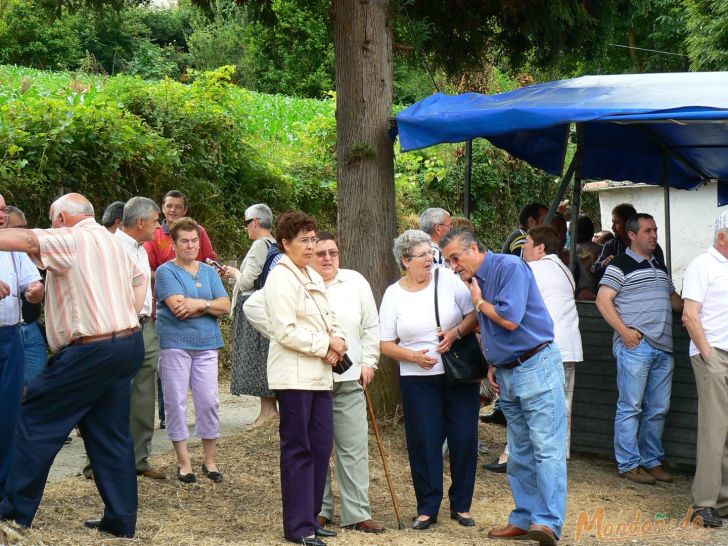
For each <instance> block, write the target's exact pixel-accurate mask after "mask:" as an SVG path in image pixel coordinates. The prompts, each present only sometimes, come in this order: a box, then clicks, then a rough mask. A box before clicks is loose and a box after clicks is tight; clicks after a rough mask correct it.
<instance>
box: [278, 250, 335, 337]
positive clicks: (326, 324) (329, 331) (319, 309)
mask: <svg viewBox="0 0 728 546" xmlns="http://www.w3.org/2000/svg"><path fill="white" fill-rule="evenodd" d="M276 265H282V266H283V267H285V268H286V269H288V271H290V272H291V273H293V276H294V277H296V280H297V281H298V282H299V283H301V286H302V287H303V289H304V290H305V291H306V294H308V297H310V298H311V299H312V300H313V304H314V305H315V306H316V309H318V312H319V315H321V320H323V321H324V326H325V327H326V332H327V333H328V334H331V331H332V330H331V327H330V326H329V323H328V322H326V317H325V316H324V314H323V312H321V308H320V307H319V304H318V302H317V301H316V298H314V297H313V294H311V292H309V290H308V288H306V285H305V284H304V283H303V281H302V280H301V279H300V278H299V277H298V275H297V274H296V272H295V271H294V270H293V269H291V268H290V267H288V264H284V263H280V262H279V264H276Z"/></svg>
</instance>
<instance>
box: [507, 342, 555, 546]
mask: <svg viewBox="0 0 728 546" xmlns="http://www.w3.org/2000/svg"><path fill="white" fill-rule="evenodd" d="M496 376H497V380H498V384H499V385H500V400H501V409H502V410H503V413H504V414H505V416H506V419H507V420H508V446H509V448H510V455H509V456H508V481H509V482H510V484H511V492H512V494H513V500H514V502H515V504H516V508H515V509H514V510H513V511H512V512H511V515H510V517H509V518H508V522H509V523H510V524H511V525H515V526H516V527H520V528H521V529H528V528H529V527H530V526H531V525H532V524H537V525H546V526H547V527H549V528H550V529H551V530H552V531H553V532H554V533H556V536H560V535H561V529H562V527H563V525H564V519H565V517H566V400H565V397H564V382H565V379H564V366H563V364H562V362H561V353H560V352H559V348H558V346H557V345H556V344H555V343H551V344H550V345H549V346H548V347H546V348H545V349H543V350H542V351H541V352H539V353H538V354H536V355H535V356H533V357H531V358H529V359H528V360H526V361H525V362H524V363H523V364H521V365H520V366H518V367H516V368H512V369H510V370H509V369H505V368H496Z"/></svg>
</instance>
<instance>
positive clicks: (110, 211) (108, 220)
mask: <svg viewBox="0 0 728 546" xmlns="http://www.w3.org/2000/svg"><path fill="white" fill-rule="evenodd" d="M124 204H125V203H124V201H114V202H113V203H111V204H110V205H109V206H108V207H106V210H105V211H104V214H102V215H101V225H102V226H104V227H105V228H106V229H108V230H109V233H111V234H112V235H113V234H114V233H116V230H117V229H119V228H120V227H121V217H122V215H123V214H124Z"/></svg>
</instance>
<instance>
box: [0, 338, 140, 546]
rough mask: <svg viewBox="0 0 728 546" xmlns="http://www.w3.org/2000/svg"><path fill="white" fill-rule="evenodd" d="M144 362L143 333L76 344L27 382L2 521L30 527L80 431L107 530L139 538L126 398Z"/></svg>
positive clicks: (0, 504) (0, 505) (1, 509)
mask: <svg viewBox="0 0 728 546" xmlns="http://www.w3.org/2000/svg"><path fill="white" fill-rule="evenodd" d="M143 357H144V342H143V340H142V335H141V333H135V334H132V335H130V336H125V337H122V338H119V339H115V340H110V341H102V342H99V343H89V344H86V345H71V346H69V347H66V348H65V349H63V350H62V351H61V352H59V353H58V354H57V355H56V356H55V357H53V358H52V359H51V360H50V361H49V362H48V366H47V367H46V369H45V370H44V371H43V372H42V373H41V374H40V375H39V376H37V377H36V378H35V379H34V380H33V381H31V382H30V385H29V386H28V392H27V398H26V399H25V401H24V402H23V403H22V405H21V407H20V417H19V419H18V425H17V427H16V433H15V449H14V452H13V467H12V470H11V473H10V476H9V477H8V480H7V483H6V485H5V492H4V495H5V496H4V498H3V500H2V502H0V519H10V520H15V521H16V522H17V523H19V524H20V525H25V526H29V525H30V524H31V523H32V522H33V518H34V517H35V513H36V511H37V510H38V505H39V504H40V500H41V497H42V496H43V490H44V488H45V484H46V479H47V477H48V471H49V470H50V467H51V465H52V464H53V459H54V458H55V456H56V455H57V454H58V451H59V450H60V449H61V447H63V442H64V440H65V439H66V437H67V436H68V435H69V433H70V432H71V430H73V427H74V426H76V424H78V426H79V428H80V429H81V433H82V435H83V442H84V445H85V447H86V453H88V455H89V457H90V459H91V468H92V469H93V472H94V477H95V479H96V487H97V488H98V490H99V493H100V494H101V498H102V499H103V501H104V504H105V509H104V515H103V524H104V526H105V527H106V528H107V529H110V530H114V531H116V532H119V533H122V534H125V535H133V534H134V530H135V527H136V513H137V485H136V470H135V467H134V444H133V443H132V439H131V433H130V431H129V397H130V393H131V379H132V377H133V376H134V374H135V373H136V372H137V370H138V369H139V366H140V365H141V362H142V358H143Z"/></svg>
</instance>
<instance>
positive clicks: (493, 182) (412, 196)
mask: <svg viewBox="0 0 728 546" xmlns="http://www.w3.org/2000/svg"><path fill="white" fill-rule="evenodd" d="M464 173H465V146H464V145H455V144H443V145H440V146H435V147H432V148H428V149H425V150H417V151H413V152H407V153H401V152H400V153H398V154H397V174H396V175H395V184H396V192H397V207H398V209H397V212H398V217H399V218H400V219H401V220H402V219H406V218H407V217H408V216H409V217H412V216H413V215H415V214H419V213H420V212H422V210H424V209H425V208H427V207H434V206H437V207H442V208H444V209H446V210H449V211H451V213H452V214H453V215H456V216H457V215H461V214H462V213H461V211H462V210H463V194H462V187H463V180H464V176H465V174H464ZM555 189H556V183H555V181H554V178H553V176H551V175H548V174H545V173H543V172H542V171H540V170H537V169H534V168H532V167H530V166H529V165H528V164H526V163H525V162H523V161H520V160H517V159H514V158H513V157H511V156H510V155H509V154H508V153H506V152H504V151H503V150H500V149H498V148H496V147H494V146H492V145H491V144H490V143H489V142H488V141H486V140H483V139H476V140H475V141H474V142H473V170H472V183H471V200H472V201H471V211H472V214H471V220H472V221H473V223H474V224H475V227H476V231H477V232H478V233H479V235H480V236H481V238H482V240H483V242H484V243H485V244H486V245H487V246H488V247H489V248H492V249H495V250H499V249H500V248H501V246H502V245H503V241H505V239H506V237H507V236H508V234H509V233H510V232H511V231H513V230H514V229H515V227H516V226H517V224H518V213H519V211H520V209H521V207H523V205H525V204H526V203H528V202H531V201H542V202H545V203H550V200H551V198H552V197H553V193H554V191H555Z"/></svg>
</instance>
